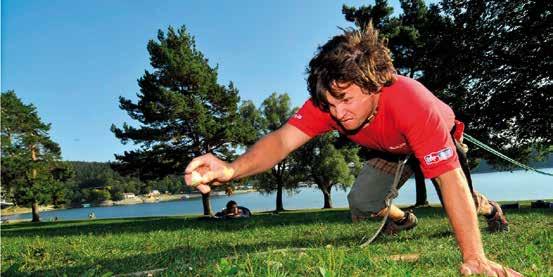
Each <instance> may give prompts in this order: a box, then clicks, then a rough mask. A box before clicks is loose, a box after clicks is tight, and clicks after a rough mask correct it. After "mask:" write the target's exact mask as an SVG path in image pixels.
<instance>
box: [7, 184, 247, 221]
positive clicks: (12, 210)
mask: <svg viewBox="0 0 553 277" xmlns="http://www.w3.org/2000/svg"><path fill="white" fill-rule="evenodd" d="M255 191H256V190H254V189H247V190H236V191H234V192H233V195H234V194H244V193H250V192H255ZM225 195H226V194H225V192H224V191H214V192H212V193H211V197H214V196H225ZM201 197H202V195H201V194H200V193H179V194H159V195H155V196H146V195H137V196H136V197H133V198H127V199H123V200H119V201H112V200H107V201H104V202H101V203H98V204H97V205H90V207H112V206H126V205H137V204H146V203H158V202H169V201H179V200H187V199H196V198H201ZM81 208H85V207H61V208H55V207H54V206H53V205H46V206H39V212H47V211H59V210H67V209H81ZM31 211H32V209H31V208H26V207H19V206H12V207H9V208H5V209H2V210H1V214H2V217H4V216H12V215H19V214H27V213H31Z"/></svg>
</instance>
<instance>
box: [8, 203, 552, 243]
mask: <svg viewBox="0 0 553 277" xmlns="http://www.w3.org/2000/svg"><path fill="white" fill-rule="evenodd" d="M536 212H538V213H551V211H546V210H543V209H519V210H509V214H529V213H536ZM415 213H416V214H417V217H418V218H419V219H420V218H425V217H444V216H445V214H444V212H443V210H442V209H441V208H439V207H424V208H418V209H415ZM349 222H351V221H350V213H349V210H345V209H336V210H334V209H333V210H309V211H287V212H282V213H279V214H273V213H268V212H265V213H258V214H255V215H254V216H252V217H251V218H249V219H238V220H200V218H199V217H184V216H183V217H144V218H125V219H99V220H92V221H91V220H82V221H62V222H41V223H31V222H25V223H16V224H9V225H3V226H2V229H1V235H2V237H5V238H9V237H28V236H41V237H48V236H73V235H83V234H95V235H102V234H121V233H145V232H151V231H173V230H183V229H187V228H192V229H204V230H213V231H237V230H241V229H244V228H248V227H254V226H255V227H272V226H291V225H306V224H319V223H322V224H324V223H349Z"/></svg>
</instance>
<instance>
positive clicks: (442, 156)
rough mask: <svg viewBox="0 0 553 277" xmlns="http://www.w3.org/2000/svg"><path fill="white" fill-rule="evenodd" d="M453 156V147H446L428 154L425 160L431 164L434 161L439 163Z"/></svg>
mask: <svg viewBox="0 0 553 277" xmlns="http://www.w3.org/2000/svg"><path fill="white" fill-rule="evenodd" d="M452 156H453V150H451V148H449V147H446V148H444V149H442V150H440V151H438V152H432V153H430V154H428V155H426V156H424V161H425V162H426V164H427V165H431V164H434V163H437V162H439V161H445V160H447V159H449V158H451V157H452Z"/></svg>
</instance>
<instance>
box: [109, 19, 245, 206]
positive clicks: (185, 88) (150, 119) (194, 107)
mask: <svg viewBox="0 0 553 277" xmlns="http://www.w3.org/2000/svg"><path fill="white" fill-rule="evenodd" d="M148 52H149V54H150V64H151V66H152V68H153V71H152V72H150V71H145V73H144V75H143V76H142V77H141V78H140V79H139V80H138V85H139V86H140V93H138V95H137V96H138V101H136V102H134V101H132V100H130V99H126V98H123V97H120V99H119V104H120V108H121V109H122V110H124V111H126V112H127V113H128V115H129V116H130V117H131V119H133V120H135V121H137V123H138V124H137V125H139V127H135V126H131V125H129V124H126V123H125V124H123V126H122V127H116V126H115V125H112V127H111V130H112V132H113V133H114V134H115V136H116V137H117V138H118V139H120V140H121V142H123V143H127V142H129V141H132V142H134V143H135V144H138V145H140V148H139V149H136V150H132V151H126V152H125V153H123V154H122V155H115V156H116V159H117V163H114V164H113V168H114V169H115V170H116V171H118V172H120V173H121V174H123V175H134V176H138V177H139V178H140V179H141V180H153V179H159V178H162V177H165V176H168V175H175V174H182V172H183V171H184V167H185V166H186V164H188V163H189V162H190V160H191V159H192V158H194V157H196V156H200V155H203V154H206V153H214V154H216V155H218V156H220V157H222V158H223V159H231V158H233V157H234V155H235V154H234V150H235V147H236V146H239V145H242V144H244V143H248V142H250V141H252V139H251V137H250V135H249V134H248V132H247V131H248V130H243V128H244V127H247V126H245V125H244V124H243V123H242V122H241V121H240V120H241V118H240V114H239V110H238V103H239V101H240V98H239V96H238V89H237V88H235V87H234V84H233V83H232V82H230V83H229V84H228V85H226V86H225V85H219V84H218V83H217V67H212V66H210V65H209V63H208V59H207V58H205V57H204V55H203V54H202V53H201V52H200V51H199V50H198V49H197V48H196V42H195V39H194V37H192V36H191V35H190V34H189V33H188V31H187V30H186V28H185V27H184V26H182V27H181V28H179V29H177V30H175V29H173V27H169V28H168V30H167V32H163V31H162V30H159V32H158V35H157V40H150V41H149V42H148ZM250 134H251V133H250ZM252 135H253V134H252ZM208 197H209V195H204V197H203V200H204V213H205V214H210V213H211V209H210V206H209V202H208V201H209V198H208Z"/></svg>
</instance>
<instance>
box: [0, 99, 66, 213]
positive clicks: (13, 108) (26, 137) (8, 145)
mask: <svg viewBox="0 0 553 277" xmlns="http://www.w3.org/2000/svg"><path fill="white" fill-rule="evenodd" d="M1 114H2V118H1V119H2V127H1V130H2V131H1V139H2V190H3V191H4V190H5V191H6V193H7V195H8V197H9V198H11V199H13V201H14V203H15V204H17V205H21V206H31V208H32V215H33V219H32V221H33V222H38V221H40V214H39V205H44V204H55V205H60V204H63V200H64V199H65V197H64V194H65V193H66V188H65V187H64V184H63V182H64V181H66V180H67V179H69V178H70V177H71V176H72V171H71V169H70V167H69V166H68V165H67V164H65V163H63V162H61V161H60V156H61V149H60V147H59V145H58V144H57V143H55V142H54V141H52V139H51V138H50V136H49V135H48V132H49V131H50V124H45V123H43V122H42V120H41V119H40V117H39V116H38V112H37V110H36V108H35V106H34V105H32V104H27V105H25V104H23V102H22V101H21V100H20V99H19V98H18V97H17V95H16V94H15V92H14V91H7V92H3V93H2V110H1Z"/></svg>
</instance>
